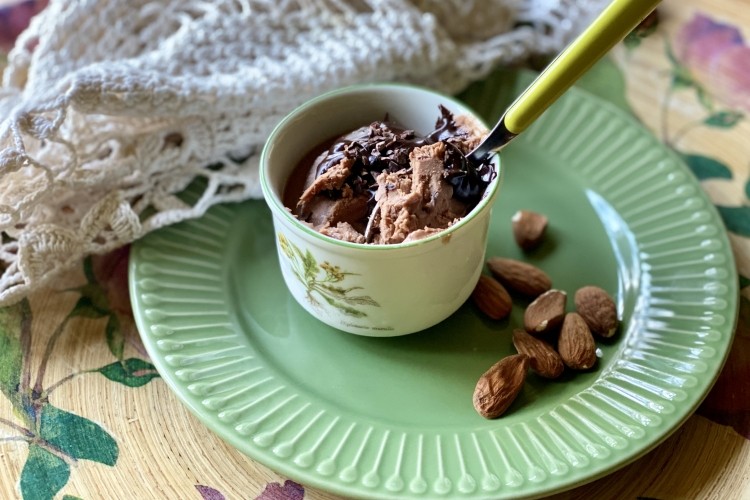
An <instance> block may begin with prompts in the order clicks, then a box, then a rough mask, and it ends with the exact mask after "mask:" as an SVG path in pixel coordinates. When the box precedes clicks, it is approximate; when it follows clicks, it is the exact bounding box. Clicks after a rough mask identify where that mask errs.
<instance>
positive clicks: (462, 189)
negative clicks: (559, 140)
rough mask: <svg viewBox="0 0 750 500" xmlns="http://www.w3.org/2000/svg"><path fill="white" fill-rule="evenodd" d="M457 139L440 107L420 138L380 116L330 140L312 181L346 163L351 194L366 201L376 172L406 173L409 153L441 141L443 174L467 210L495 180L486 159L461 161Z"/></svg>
mask: <svg viewBox="0 0 750 500" xmlns="http://www.w3.org/2000/svg"><path fill="white" fill-rule="evenodd" d="M461 134H462V132H461V130H460V127H459V126H458V125H457V124H456V121H455V119H454V117H453V114H452V113H451V112H450V111H448V109H446V108H445V107H444V106H442V105H441V106H440V117H439V118H438V119H437V122H436V123H435V130H433V131H432V132H430V133H429V134H427V135H426V136H424V137H423V136H420V135H418V134H417V133H416V132H414V131H413V130H409V129H405V128H403V127H401V126H400V125H399V124H397V123H394V122H392V121H390V120H389V117H388V116H387V115H386V117H385V118H384V120H383V121H379V122H374V123H372V124H370V125H369V126H366V127H361V128H359V129H357V130H355V131H353V132H351V133H349V134H347V135H345V136H342V137H340V138H338V139H336V140H335V141H334V143H333V145H331V147H330V148H329V150H328V154H327V155H326V156H324V157H322V158H319V159H318V160H317V161H316V163H315V164H314V165H313V166H314V168H315V176H316V177H318V176H320V175H321V174H323V173H324V172H326V171H327V170H328V169H329V168H331V167H333V166H335V165H337V164H338V163H340V162H341V160H342V159H344V158H351V159H353V160H354V165H353V166H352V169H351V174H350V175H349V177H348V178H347V180H346V184H348V185H349V186H350V187H351V188H352V189H353V190H354V193H355V194H362V193H364V192H369V193H370V195H371V199H372V198H374V194H375V191H377V187H378V186H377V181H376V180H375V179H376V178H377V176H378V175H379V174H380V173H381V172H383V171H388V172H397V171H399V170H402V169H407V170H408V169H409V168H410V165H409V153H411V151H412V150H413V149H414V148H416V147H420V146H425V145H428V144H434V143H436V142H440V141H442V142H445V143H446V144H447V145H448V147H447V148H446V155H445V172H444V174H443V175H444V177H445V179H446V181H448V182H449V183H450V184H451V185H452V186H453V196H454V197H455V198H457V199H459V200H460V201H462V202H463V203H464V204H466V205H467V210H471V209H472V208H473V207H474V206H475V205H476V204H477V203H478V202H479V200H480V199H481V197H482V193H484V190H485V189H486V188H487V185H488V184H489V183H490V182H491V181H492V180H493V179H494V178H495V175H496V172H495V168H494V166H493V165H492V163H491V162H490V161H489V159H486V160H484V161H483V162H482V163H481V164H479V165H474V164H471V163H470V162H469V161H467V160H466V158H465V157H464V156H463V154H462V152H461V151H460V150H459V149H458V148H457V147H456V145H455V144H454V142H455V141H456V140H457V139H460V138H461V137H462V135H461ZM466 153H468V151H467V152H466ZM331 194H333V193H331Z"/></svg>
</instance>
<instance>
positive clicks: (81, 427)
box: [40, 404, 119, 465]
mask: <svg viewBox="0 0 750 500" xmlns="http://www.w3.org/2000/svg"><path fill="white" fill-rule="evenodd" d="M40 434H41V437H42V438H43V439H45V440H46V441H47V442H49V443H50V444H52V445H54V446H55V447H57V448H58V449H60V450H61V451H62V452H64V453H66V454H67V455H69V456H71V457H72V458H75V459H83V460H92V461H94V462H99V463H102V464H105V465H114V464H115V463H116V462H117V456H118V454H119V449H118V447H117V442H116V441H115V440H114V438H112V436H111V435H110V434H109V433H108V432H107V431H105V430H104V429H102V428H101V426H99V424H97V423H95V422H92V421H91V420H89V419H87V418H84V417H81V416H78V415H75V414H73V413H69V412H67V411H64V410H61V409H59V408H56V407H54V406H52V405H51V404H46V405H45V406H44V407H43V408H42V417H41V426H40Z"/></svg>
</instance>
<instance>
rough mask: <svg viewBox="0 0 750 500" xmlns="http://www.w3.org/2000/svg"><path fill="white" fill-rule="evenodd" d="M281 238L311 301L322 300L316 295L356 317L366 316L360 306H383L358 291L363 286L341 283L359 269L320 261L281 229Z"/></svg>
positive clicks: (283, 246) (295, 272)
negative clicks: (344, 267)
mask: <svg viewBox="0 0 750 500" xmlns="http://www.w3.org/2000/svg"><path fill="white" fill-rule="evenodd" d="M278 238H279V247H280V248H281V251H282V252H283V253H284V255H285V256H286V257H287V259H289V263H290V265H291V270H292V273H293V274H294V276H296V278H297V279H298V280H299V282H300V283H301V284H302V286H304V287H305V291H306V292H307V299H308V300H309V301H310V303H311V304H312V305H314V306H319V305H320V304H321V303H320V301H319V300H318V299H317V298H316V296H317V297H320V298H321V299H323V300H324V301H325V302H326V303H327V304H328V305H330V306H332V307H335V308H336V309H338V310H339V311H340V312H342V313H344V314H346V315H348V316H353V317H355V318H364V317H366V316H367V313H366V312H364V311H362V310H361V309H360V308H359V307H358V306H373V307H380V304H378V303H377V302H376V301H375V300H374V299H373V298H372V297H370V296H369V295H360V294H358V292H357V290H362V287H361V286H351V287H344V286H341V285H342V284H343V282H344V281H345V280H346V277H347V276H356V275H357V274H356V273H351V272H347V271H343V270H342V269H341V268H340V267H339V266H334V265H333V264H331V263H330V262H328V261H323V262H322V263H320V264H318V262H317V260H315V257H314V256H313V255H312V253H310V250H305V251H304V252H303V251H302V250H301V249H300V248H299V247H298V246H297V245H295V244H294V243H291V242H290V241H289V240H288V239H287V238H286V236H284V235H283V234H281V233H278Z"/></svg>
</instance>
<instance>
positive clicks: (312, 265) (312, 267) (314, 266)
mask: <svg viewBox="0 0 750 500" xmlns="http://www.w3.org/2000/svg"><path fill="white" fill-rule="evenodd" d="M302 265H303V266H304V268H305V276H307V277H314V276H315V275H316V274H318V271H319V269H318V263H317V262H316V261H315V257H313V254H312V253H310V250H307V251H306V252H305V255H304V257H303V258H302Z"/></svg>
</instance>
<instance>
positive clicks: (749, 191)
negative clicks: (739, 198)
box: [745, 179, 750, 198]
mask: <svg viewBox="0 0 750 500" xmlns="http://www.w3.org/2000/svg"><path fill="white" fill-rule="evenodd" d="M745 196H747V197H748V198H750V179H748V180H747V182H746V183H745Z"/></svg>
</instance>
